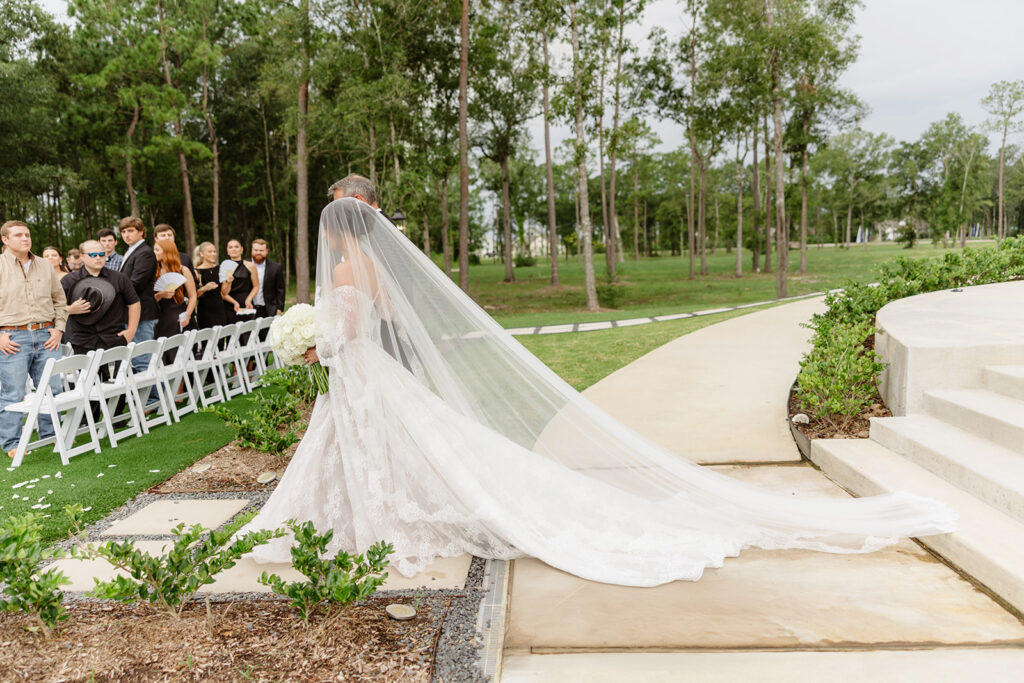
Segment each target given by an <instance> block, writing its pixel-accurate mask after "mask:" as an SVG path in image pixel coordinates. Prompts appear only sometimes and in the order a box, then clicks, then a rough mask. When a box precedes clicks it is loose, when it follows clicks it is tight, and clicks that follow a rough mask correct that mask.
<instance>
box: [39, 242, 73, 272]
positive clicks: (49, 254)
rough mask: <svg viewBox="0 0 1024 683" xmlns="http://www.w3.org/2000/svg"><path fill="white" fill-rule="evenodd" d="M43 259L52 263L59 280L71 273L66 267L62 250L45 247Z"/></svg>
mask: <svg viewBox="0 0 1024 683" xmlns="http://www.w3.org/2000/svg"><path fill="white" fill-rule="evenodd" d="M43 258H44V259H46V260H47V261H49V262H50V265H51V266H53V269H54V270H55V271H56V272H57V278H58V279H59V278H62V277H64V276H65V275H67V274H68V273H70V272H71V270H69V269H68V268H67V266H65V265H64V259H63V257H61V255H60V250H58V249H57V247H43Z"/></svg>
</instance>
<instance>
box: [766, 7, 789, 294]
mask: <svg viewBox="0 0 1024 683" xmlns="http://www.w3.org/2000/svg"><path fill="white" fill-rule="evenodd" d="M765 6H766V9H767V14H768V31H769V32H772V29H773V27H774V25H775V0H765ZM772 52H773V57H772V106H773V109H774V112H773V115H772V118H773V119H774V123H775V239H776V240H777V241H778V246H777V251H778V253H779V267H778V268H777V269H776V273H775V296H776V298H779V299H782V298H784V297H786V296H787V295H788V292H787V289H788V283H787V278H788V275H789V272H788V271H789V227H788V225H787V223H786V177H785V170H786V169H785V161H784V159H783V156H782V75H781V73H780V69H781V66H780V64H779V59H780V56H779V51H778V49H777V48H773V50H772Z"/></svg>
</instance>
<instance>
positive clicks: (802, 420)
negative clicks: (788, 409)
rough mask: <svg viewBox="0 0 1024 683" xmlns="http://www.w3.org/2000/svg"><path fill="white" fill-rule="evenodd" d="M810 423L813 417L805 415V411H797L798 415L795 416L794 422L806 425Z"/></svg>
mask: <svg viewBox="0 0 1024 683" xmlns="http://www.w3.org/2000/svg"><path fill="white" fill-rule="evenodd" d="M810 423H811V418H809V417H807V415H805V414H804V413H797V414H796V415H794V416H793V424H797V425H805V424H810Z"/></svg>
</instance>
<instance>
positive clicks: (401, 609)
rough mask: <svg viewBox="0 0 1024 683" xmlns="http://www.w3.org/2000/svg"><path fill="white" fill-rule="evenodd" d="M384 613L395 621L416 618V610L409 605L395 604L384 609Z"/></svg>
mask: <svg viewBox="0 0 1024 683" xmlns="http://www.w3.org/2000/svg"><path fill="white" fill-rule="evenodd" d="M384 611H385V612H387V613H388V616H389V617H391V618H392V619H395V620H397V621H408V620H409V619H415V618H416V610H414V609H413V608H412V606H411V605H402V604H399V603H395V604H391V605H388V606H387V607H385V608H384Z"/></svg>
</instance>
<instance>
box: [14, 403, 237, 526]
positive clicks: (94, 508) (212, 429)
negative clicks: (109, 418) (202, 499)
mask: <svg viewBox="0 0 1024 683" xmlns="http://www.w3.org/2000/svg"><path fill="white" fill-rule="evenodd" d="M249 404H250V402H249V397H248V396H240V397H238V398H235V399H233V400H231V401H229V402H227V403H223V404H221V405H224V406H226V407H228V408H229V409H230V410H233V411H242V410H247V409H248V407H249ZM234 438H235V433H234V430H233V429H231V428H230V427H228V426H227V425H226V424H225V423H224V421H223V420H221V419H220V418H219V417H217V416H216V415H210V414H207V413H199V414H196V413H191V414H189V415H186V416H185V417H183V418H182V420H181V422H179V423H177V424H173V425H169V426H167V425H164V426H160V427H156V428H154V429H153V431H152V432H150V434H148V435H144V436H142V437H136V438H130V439H126V440H125V441H122V442H119V443H118V445H117V448H110V446H109V445H108V444H107V441H106V440H105V439H104V440H103V441H101V444H102V447H103V450H102V451H101V452H100V453H91V452H90V453H83V454H82V455H79V456H76V457H74V458H72V459H71V461H70V463H69V464H68V465H67V466H63V467H62V466H61V463H60V456H58V455H57V454H56V453H54V452H53V451H52V449H51V448H50V447H47V446H43V447H41V448H37V449H36V450H34V451H32V452H31V453H29V454H28V455H26V456H25V460H24V461H23V462H22V464H21V466H20V467H8V468H6V469H4V470H0V516H7V515H15V514H22V513H25V512H33V511H34V510H32V506H33V505H37V504H38V505H47V504H49V507H48V508H45V509H42V510H35V511H38V512H40V513H41V514H43V515H48V516H47V517H45V518H44V519H43V537H44V540H46V541H52V540H59V539H61V538H64V537H65V536H66V535H67V533H68V528H69V524H68V521H67V519H66V517H65V516H64V506H65V505H70V504H72V503H79V504H81V505H82V506H83V507H91V509H90V510H89V511H88V512H86V513H85V515H84V516H83V517H84V519H85V521H86V522H87V523H92V522H95V521H97V520H100V519H102V518H104V517H106V516H107V514H109V513H110V511H111V510H113V509H115V508H117V507H120V506H121V505H123V504H124V503H125V501H127V500H130V499H131V498H133V497H135V496H136V495H137V494H139V493H141V492H143V491H145V490H146V489H148V488H150V487H152V486H155V485H157V484H159V483H160V482H162V481H164V480H166V479H167V478H169V477H170V476H172V475H174V474H175V473H177V472H179V471H181V470H182V469H184V468H186V467H188V466H189V465H191V464H192V463H194V462H195V461H196V460H199V459H200V458H202V457H203V456H205V455H207V454H208V453H211V452H213V451H215V450H217V449H218V448H221V447H222V446H224V445H226V444H228V443H230V442H231V441H232V440H233V439H234ZM58 473H59V474H60V477H58V476H57V475H58ZM18 484H21V486H18V487H17V488H14V487H15V486H17V485H18ZM30 487H31V488H30ZM3 492H6V493H3ZM14 496H18V498H17V499H15V498H14Z"/></svg>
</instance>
